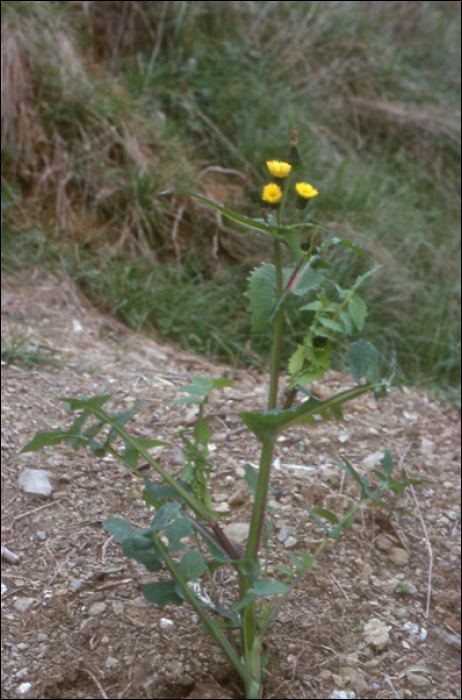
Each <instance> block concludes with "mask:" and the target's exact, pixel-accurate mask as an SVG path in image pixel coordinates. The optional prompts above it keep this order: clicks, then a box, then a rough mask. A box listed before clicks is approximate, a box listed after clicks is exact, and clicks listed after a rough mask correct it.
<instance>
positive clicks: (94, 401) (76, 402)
mask: <svg viewBox="0 0 462 700" xmlns="http://www.w3.org/2000/svg"><path fill="white" fill-rule="evenodd" d="M110 398H111V394H101V395H100V396H93V397H92V398H91V399H87V397H86V396H84V397H81V398H77V399H70V398H62V397H61V398H59V399H58V401H65V402H66V403H67V404H68V405H69V406H70V407H71V410H72V411H77V410H78V409H80V408H87V409H88V410H89V411H93V409H94V408H101V406H102V405H103V404H105V403H106V401H108V399H110Z"/></svg>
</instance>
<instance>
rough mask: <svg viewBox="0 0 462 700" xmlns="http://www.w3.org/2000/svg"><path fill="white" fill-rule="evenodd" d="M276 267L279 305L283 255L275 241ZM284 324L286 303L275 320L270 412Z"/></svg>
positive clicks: (281, 305) (279, 369) (273, 403)
mask: <svg viewBox="0 0 462 700" xmlns="http://www.w3.org/2000/svg"><path fill="white" fill-rule="evenodd" d="M274 265H275V268H276V303H278V302H279V301H280V299H281V297H282V295H283V284H282V253H281V244H280V242H279V241H278V240H276V239H274ZM283 323H284V302H282V303H281V304H280V306H279V309H278V310H277V312H276V316H275V319H274V330H273V350H272V356H271V375H270V388H269V394H268V411H269V410H271V409H272V408H276V404H277V396H278V385H279V374H280V371H281V348H282V328H283Z"/></svg>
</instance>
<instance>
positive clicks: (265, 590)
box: [251, 581, 288, 595]
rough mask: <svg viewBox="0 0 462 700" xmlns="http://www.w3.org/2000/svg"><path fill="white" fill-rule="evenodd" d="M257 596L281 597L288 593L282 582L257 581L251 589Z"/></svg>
mask: <svg viewBox="0 0 462 700" xmlns="http://www.w3.org/2000/svg"><path fill="white" fill-rule="evenodd" d="M251 590H252V591H253V592H254V593H255V594H256V595H279V594H280V593H286V592H287V591H288V588H287V586H286V585H285V584H284V583H281V582H280V581H255V583H254V584H253V586H252V589H251Z"/></svg>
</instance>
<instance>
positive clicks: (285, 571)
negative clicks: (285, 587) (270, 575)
mask: <svg viewBox="0 0 462 700" xmlns="http://www.w3.org/2000/svg"><path fill="white" fill-rule="evenodd" d="M276 569H277V570H278V571H280V572H281V574H287V575H288V576H293V573H294V572H293V571H292V569H289V567H288V566H284V565H283V564H281V565H279V566H276Z"/></svg>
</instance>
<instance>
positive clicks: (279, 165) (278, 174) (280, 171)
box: [266, 160, 292, 180]
mask: <svg viewBox="0 0 462 700" xmlns="http://www.w3.org/2000/svg"><path fill="white" fill-rule="evenodd" d="M266 165H267V166H268V170H269V171H270V173H271V175H272V176H273V177H275V178H276V179H277V180H283V179H284V178H285V177H287V175H288V174H289V173H290V171H291V170H292V166H291V165H289V163H283V162H282V161H280V160H267V161H266Z"/></svg>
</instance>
